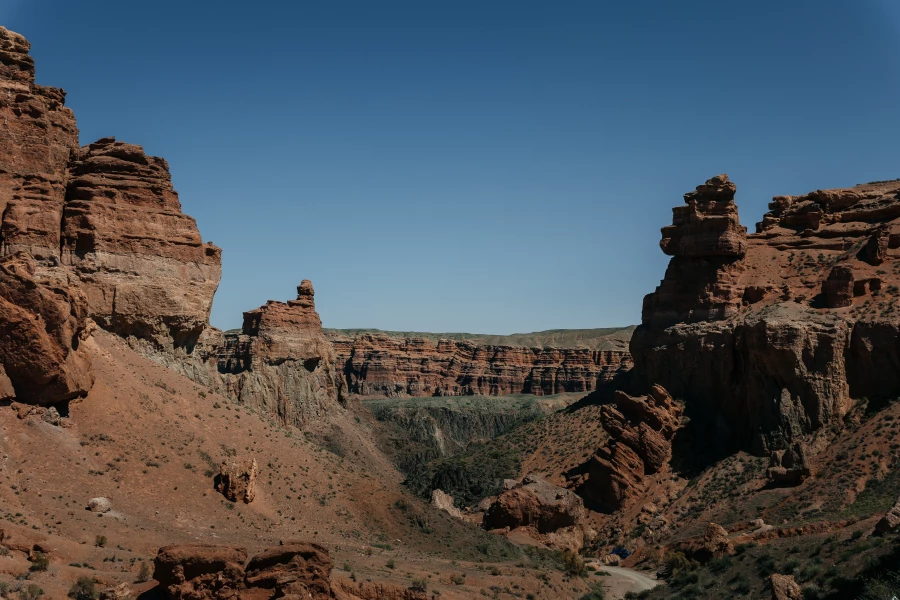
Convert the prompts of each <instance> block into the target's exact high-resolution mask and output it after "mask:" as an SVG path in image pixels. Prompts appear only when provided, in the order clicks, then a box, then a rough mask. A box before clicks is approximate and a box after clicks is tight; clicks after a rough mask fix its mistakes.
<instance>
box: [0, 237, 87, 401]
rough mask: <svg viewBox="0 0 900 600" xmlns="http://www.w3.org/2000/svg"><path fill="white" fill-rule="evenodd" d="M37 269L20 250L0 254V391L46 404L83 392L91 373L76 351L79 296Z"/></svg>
mask: <svg viewBox="0 0 900 600" xmlns="http://www.w3.org/2000/svg"><path fill="white" fill-rule="evenodd" d="M36 271H37V268H36V263H35V260H34V258H32V256H31V255H30V254H27V253H25V252H17V253H16V254H13V255H9V256H6V257H3V258H0V396H2V397H3V398H4V399H6V400H11V399H13V398H15V399H16V400H18V401H19V402H24V403H28V404H41V405H50V404H56V403H59V402H65V401H67V400H71V399H73V398H77V397H79V396H83V395H84V394H86V393H87V392H88V390H90V389H91V386H92V385H93V383H94V377H93V373H92V371H91V365H90V361H89V359H88V358H87V356H86V355H85V353H84V352H83V351H80V350H79V342H80V339H81V337H82V336H83V335H84V334H85V327H86V322H85V311H86V308H85V302H84V298H83V297H82V296H81V295H80V294H79V293H78V291H77V290H72V289H68V288H65V287H58V286H57V285H55V283H54V282H52V281H47V280H45V279H43V278H41V277H40V275H39V274H38V273H37V272H36Z"/></svg>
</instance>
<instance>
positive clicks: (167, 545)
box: [0, 27, 900, 600]
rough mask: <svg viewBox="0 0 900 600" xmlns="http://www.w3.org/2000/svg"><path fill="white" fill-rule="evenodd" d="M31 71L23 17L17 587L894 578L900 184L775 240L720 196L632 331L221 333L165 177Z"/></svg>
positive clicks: (278, 322)
mask: <svg viewBox="0 0 900 600" xmlns="http://www.w3.org/2000/svg"><path fill="white" fill-rule="evenodd" d="M29 49H30V46H29V43H28V42H27V40H26V39H25V38H24V37H22V36H21V35H18V34H16V33H13V32H10V31H9V30H7V29H5V28H2V27H0V92H5V94H4V93H0V117H2V119H3V123H4V128H5V133H6V134H7V135H4V136H2V137H0V403H2V404H0V425H2V427H0V457H2V459H0V484H2V485H0V500H2V506H3V509H2V510H0V517H2V519H3V520H2V521H0V523H2V527H0V550H2V551H0V576H2V580H0V582H2V583H3V584H4V585H7V586H8V582H7V579H9V580H10V582H12V581H13V580H15V581H18V582H19V583H18V584H15V583H13V585H19V588H17V589H16V591H20V590H22V589H23V588H22V586H23V585H24V584H23V583H22V581H24V577H20V576H21V575H22V574H23V573H25V574H26V575H25V576H26V577H29V578H31V577H33V581H37V582H39V583H40V584H41V585H43V586H46V587H47V590H48V596H49V597H63V596H64V595H65V593H66V588H67V587H68V584H69V583H71V582H73V581H76V580H77V579H76V578H79V577H87V578H88V579H90V580H91V581H95V582H97V583H102V584H103V585H104V586H109V587H111V588H115V589H119V588H120V586H123V585H124V586H125V588H124V591H123V594H131V593H132V592H134V593H135V594H151V595H152V594H154V593H156V594H159V595H163V596H165V597H170V598H179V597H184V598H188V597H190V598H194V597H196V598H214V597H222V598H226V597H229V598H234V597H247V598H250V597H253V598H268V597H278V596H280V597H291V596H292V595H293V596H295V597H296V596H298V595H301V596H302V595H303V594H306V595H307V596H309V597H321V598H343V599H345V600H354V599H355V600H368V599H370V598H380V597H394V598H403V599H405V600H422V599H425V598H427V597H428V593H426V591H425V589H426V588H427V589H429V590H430V592H431V593H432V597H435V596H437V595H440V597H442V598H448V599H451V600H452V599H455V598H458V599H462V598H472V597H477V596H479V595H488V593H489V592H488V591H487V590H492V592H493V593H494V596H495V597H523V596H524V597H528V596H533V597H536V598H546V599H550V598H581V597H585V595H586V594H590V593H592V589H593V588H594V587H595V586H594V585H593V583H592V581H591V580H590V577H588V576H586V573H587V571H586V569H585V566H584V564H583V562H579V561H582V559H581V558H580V556H579V553H581V554H583V555H586V556H592V557H596V560H597V563H596V564H598V565H599V564H601V563H603V564H606V563H609V564H613V563H614V564H619V563H620V562H621V564H622V565H624V566H625V567H628V568H639V569H643V570H644V571H646V572H647V573H655V572H656V571H657V570H658V571H659V573H660V574H661V577H665V578H668V579H667V585H665V586H658V587H657V588H654V589H652V590H646V591H645V592H643V593H644V596H642V597H651V598H662V597H667V596H671V595H675V594H683V595H684V596H686V597H691V595H693V597H702V596H699V595H698V594H703V593H707V594H708V595H709V594H712V596H710V597H761V595H766V594H768V593H769V592H770V591H772V590H774V589H776V588H777V589H788V590H793V591H791V592H790V593H794V592H796V590H797V589H800V588H799V584H798V583H797V582H795V581H794V580H793V579H790V580H788V579H785V578H793V577H795V576H796V577H797V578H798V580H799V581H800V582H801V583H803V584H805V586H806V588H807V589H804V591H803V593H804V594H808V595H809V597H813V598H822V599H825V598H827V599H829V600H831V599H835V598H840V597H854V596H853V594H857V593H859V592H860V591H861V590H862V589H863V586H864V584H865V582H866V578H867V577H869V578H871V577H873V576H876V575H880V574H882V573H885V572H890V571H884V568H885V567H884V565H891V564H894V565H896V561H897V560H898V558H900V557H898V556H897V551H896V544H894V543H887V542H896V537H895V536H896V534H897V527H895V526H894V522H895V521H896V520H897V519H896V518H895V517H896V511H897V509H896V504H897V497H898V495H900V469H898V465H900V444H897V443H896V438H897V435H898V431H900V404H898V403H897V402H896V401H895V400H896V399H897V398H898V396H900V312H898V310H897V301H898V296H900V180H892V181H879V182H872V183H867V184H862V185H857V186H855V187H849V188H841V189H831V190H816V191H813V192H810V193H808V194H804V195H800V196H776V197H774V198H773V200H772V202H771V204H770V205H769V212H768V213H766V214H765V215H764V216H763V217H762V220H761V221H760V222H759V223H757V224H756V228H755V232H754V233H748V231H747V228H746V227H745V226H743V225H742V224H741V223H740V219H739V214H738V209H737V204H736V201H735V199H736V197H737V186H736V184H735V183H734V182H732V181H731V180H730V179H729V178H728V176H727V175H724V174H722V175H717V176H715V177H712V178H710V179H709V180H707V181H706V182H705V183H703V184H701V185H699V186H697V187H696V189H695V190H693V191H690V192H688V193H687V194H685V195H684V201H683V203H682V204H679V205H678V206H676V207H675V208H674V209H673V218H672V223H671V225H667V226H665V227H663V228H662V230H661V241H660V248H661V249H662V251H663V252H664V253H665V254H666V255H667V256H670V257H671V258H670V261H669V264H668V268H667V269H666V272H665V276H664V278H663V280H662V281H661V282H660V284H659V286H658V287H657V288H656V290H655V291H653V292H652V293H650V294H648V295H647V296H646V297H645V299H644V303H643V311H642V319H641V324H640V325H639V326H637V327H636V328H634V329H633V330H632V328H621V329H619V330H616V331H605V332H599V331H592V330H580V331H578V332H574V333H571V334H568V333H567V332H561V331H554V332H538V333H533V334H519V335H516V336H469V335H467V334H416V333H413V332H401V333H397V332H377V331H370V330H347V331H341V330H325V329H323V327H322V322H321V319H320V317H319V314H318V312H317V310H316V305H315V291H314V289H313V285H312V282H310V281H308V280H302V281H301V282H300V284H299V285H298V286H297V295H296V298H294V299H290V300H287V301H276V300H270V301H268V302H267V303H266V304H264V305H262V306H260V307H258V308H255V309H251V310H248V311H247V312H245V313H243V323H242V327H241V329H239V330H235V331H228V332H223V331H220V330H219V329H216V328H215V327H212V326H211V325H210V323H209V314H210V309H211V306H212V302H213V298H214V295H215V293H216V290H217V288H218V285H219V282H220V280H221V277H222V252H223V251H222V250H221V249H220V248H219V247H218V246H216V245H214V244H212V243H211V242H204V241H203V238H202V237H201V235H200V231H199V229H198V226H197V223H196V222H195V221H194V219H192V218H191V217H189V216H187V215H185V214H184V213H183V212H182V208H181V204H180V200H179V197H178V194H177V192H176V191H175V190H174V188H173V186H172V178H171V173H170V169H169V165H168V163H167V162H166V161H165V160H164V159H162V158H158V157H152V156H148V155H147V154H146V153H145V152H144V150H143V148H142V147H141V146H137V145H134V144H130V143H125V142H121V141H117V140H115V139H114V138H109V137H107V138H102V139H100V140H97V141H95V142H93V143H91V144H88V145H85V146H81V145H79V139H78V129H77V124H76V121H75V116H74V114H73V113H72V111H71V110H70V109H68V108H67V107H66V106H65V97H66V95H65V92H64V91H62V90H59V89H56V88H51V87H45V86H41V85H38V84H36V83H35V65H34V61H33V59H32V57H31V56H30V54H29ZM225 251H226V252H227V248H226V250H225ZM598 310H599V308H598ZM448 492H452V494H449V495H448ZM417 496H418V497H417ZM451 496H453V497H451ZM454 497H455V498H454ZM429 499H432V500H434V502H435V504H436V506H432V504H431V503H430V502H429V501H428V500H429ZM454 500H455V505H454ZM95 501H96V502H95ZM98 507H102V509H101V508H98ZM86 509H87V510H86ZM885 523H887V524H886V525H885ZM297 537H301V538H303V539H307V540H310V541H309V542H297V541H294V540H296V538H297ZM878 540H882V541H881V542H880V543H879V541H878ZM884 540H886V541H887V542H885V541H884ZM113 546H114V547H113ZM250 556H253V557H254V558H252V559H250V558H248V557H250ZM793 556H802V557H803V559H804V561H806V564H804V565H803V567H802V568H801V566H800V565H799V564H797V565H795V566H793V567H790V568H788V565H789V564H790V563H791V560H794V559H792V558H791V557H793ZM773 557H775V558H773ZM776 558H777V560H778V561H780V562H781V564H780V565H777V566H776V565H774V564H772V565H771V568H770V567H767V566H765V565H769V562H768V561H774V560H776ZM44 559H46V560H47V561H48V563H49V566H48V565H44V570H41V567H40V565H41V564H43V560H44ZM748 559H750V560H748ZM152 560H153V561H155V562H154V565H155V572H156V580H155V581H154V580H153V579H150V578H149V576H147V577H143V579H144V580H143V581H135V579H136V578H141V577H142V576H140V575H139V574H138V573H139V571H138V570H139V565H140V564H144V565H145V567H146V565H149V563H150V561H152ZM125 561H128V562H125ZM750 564H752V565H756V566H748V565H750ZM807 564H808V565H812V566H814V567H816V568H817V569H818V570H817V571H815V572H813V570H807V569H806V566H807ZM339 565H340V566H339ZM398 567H399V568H398ZM776 569H781V571H789V572H776ZM879 569H881V570H879ZM832 571H833V572H832ZM839 572H840V573H841V575H840V576H838V574H839ZM829 573H830V574H829ZM776 576H777V577H776ZM29 581H32V579H29ZM701 585H702V590H701V587H700V586H701ZM7 589H8V588H3V592H2V593H3V594H6V590H7ZM154 590H155V591H154ZM704 590H705V591H704ZM110 593H112V592H110ZM501 594H505V596H501ZM124 597H127V596H124ZM141 597H148V596H141Z"/></svg>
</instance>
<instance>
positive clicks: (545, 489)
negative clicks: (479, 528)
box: [483, 475, 585, 534]
mask: <svg viewBox="0 0 900 600" xmlns="http://www.w3.org/2000/svg"><path fill="white" fill-rule="evenodd" d="M584 517H585V512H584V503H583V502H582V500H581V498H579V497H578V495H576V494H575V493H574V492H572V491H570V490H567V489H565V488H560V487H557V486H555V485H552V484H551V483H548V482H547V481H545V480H544V479H542V478H540V477H538V476H536V475H528V476H526V477H525V478H524V479H523V480H522V483H521V484H520V485H518V486H517V487H515V488H513V489H511V490H507V491H505V492H503V493H502V494H500V496H498V497H497V499H496V500H495V501H494V502H493V504H491V506H490V508H489V509H488V510H487V512H486V513H485V515H484V521H483V526H484V528H485V529H489V530H490V529H503V528H505V527H509V528H510V529H515V528H517V527H531V528H533V529H535V530H536V531H537V532H538V533H542V534H546V533H552V532H554V531H557V530H559V529H563V528H566V527H575V526H580V525H582V524H583V522H584Z"/></svg>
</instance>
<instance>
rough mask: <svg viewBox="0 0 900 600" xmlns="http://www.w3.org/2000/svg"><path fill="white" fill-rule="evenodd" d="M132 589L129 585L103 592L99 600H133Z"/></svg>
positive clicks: (124, 584)
mask: <svg viewBox="0 0 900 600" xmlns="http://www.w3.org/2000/svg"><path fill="white" fill-rule="evenodd" d="M131 598H133V596H132V595H131V589H130V588H129V587H128V584H127V583H122V584H119V585H117V586H116V587H111V588H107V589H105V590H101V592H100V597H99V600H131Z"/></svg>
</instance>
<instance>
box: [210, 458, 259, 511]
mask: <svg viewBox="0 0 900 600" xmlns="http://www.w3.org/2000/svg"><path fill="white" fill-rule="evenodd" d="M258 475H259V465H258V464H257V463H256V459H255V458H253V459H251V460H250V461H248V462H247V463H245V464H244V465H239V464H238V463H237V462H234V461H227V460H226V461H224V462H223V463H222V466H221V468H220V469H219V475H218V477H217V478H216V489H217V490H218V491H219V493H221V494H222V495H223V496H225V497H226V498H227V499H228V500H230V501H231V502H243V503H244V504H250V503H251V502H253V499H254V498H256V477H257V476H258Z"/></svg>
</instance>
